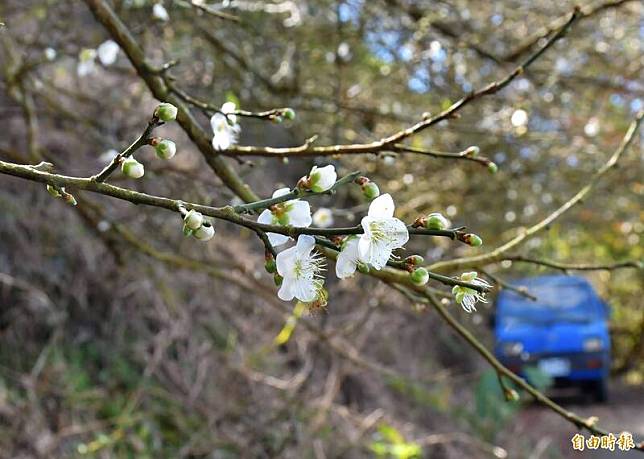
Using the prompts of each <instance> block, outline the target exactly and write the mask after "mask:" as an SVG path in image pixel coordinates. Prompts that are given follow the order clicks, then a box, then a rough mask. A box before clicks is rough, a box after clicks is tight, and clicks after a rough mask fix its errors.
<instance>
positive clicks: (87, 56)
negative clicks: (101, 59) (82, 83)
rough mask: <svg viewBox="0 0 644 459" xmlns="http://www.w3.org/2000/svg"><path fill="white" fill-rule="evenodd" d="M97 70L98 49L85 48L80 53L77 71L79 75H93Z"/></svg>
mask: <svg viewBox="0 0 644 459" xmlns="http://www.w3.org/2000/svg"><path fill="white" fill-rule="evenodd" d="M95 71H96V50H95V49H90V48H84V49H82V50H81V52H80V53H79V54H78V66H77V67H76V73H77V74H78V76H79V77H81V78H82V77H85V76H87V75H91V74H92V73H94V72H95Z"/></svg>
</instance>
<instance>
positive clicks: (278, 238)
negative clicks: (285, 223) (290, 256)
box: [266, 233, 290, 247]
mask: <svg viewBox="0 0 644 459" xmlns="http://www.w3.org/2000/svg"><path fill="white" fill-rule="evenodd" d="M266 236H268V242H270V243H271V245H272V246H273V247H279V246H280V245H284V244H286V243H287V242H288V241H289V239H290V238H289V237H288V236H284V235H283V234H279V233H266Z"/></svg>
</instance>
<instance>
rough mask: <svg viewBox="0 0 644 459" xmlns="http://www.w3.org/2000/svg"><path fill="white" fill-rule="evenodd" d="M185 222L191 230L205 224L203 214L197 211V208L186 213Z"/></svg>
mask: <svg viewBox="0 0 644 459" xmlns="http://www.w3.org/2000/svg"><path fill="white" fill-rule="evenodd" d="M183 222H184V224H185V225H186V227H187V228H189V229H191V230H197V229H199V228H200V227H201V225H202V224H203V215H202V214H201V212H197V211H196V210H194V209H192V210H191V211H189V212H188V213H187V214H186V216H185V217H183Z"/></svg>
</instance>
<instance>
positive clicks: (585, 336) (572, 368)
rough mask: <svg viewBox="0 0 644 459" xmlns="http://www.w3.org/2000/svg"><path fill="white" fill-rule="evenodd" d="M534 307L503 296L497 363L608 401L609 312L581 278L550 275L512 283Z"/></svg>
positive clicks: (498, 312) (498, 307)
mask: <svg viewBox="0 0 644 459" xmlns="http://www.w3.org/2000/svg"><path fill="white" fill-rule="evenodd" d="M512 285H513V286H515V287H524V288H527V290H528V292H529V293H530V294H531V295H533V296H534V297H536V301H535V300H533V299H530V298H527V297H526V296H523V295H521V294H519V293H517V292H514V291H511V290H507V289H506V290H503V291H501V292H500V294H499V296H498V298H497V302H496V317H495V321H494V334H495V341H496V343H495V348H494V352H495V354H496V356H497V358H498V359H499V360H500V361H501V363H503V364H504V365H505V366H506V367H508V368H509V369H510V370H512V371H513V372H515V373H517V374H519V375H521V376H523V377H526V374H525V371H524V370H525V369H526V368H527V367H530V366H531V367H537V368H539V369H540V370H541V371H542V372H543V373H546V374H547V375H549V376H550V377H552V378H553V380H554V383H555V386H559V387H560V386H570V385H574V386H578V387H580V388H581V389H582V390H584V391H585V392H586V391H590V392H591V394H592V395H593V396H594V398H595V399H596V400H597V401H601V402H603V401H606V400H607V397H608V390H607V382H608V376H609V370H610V336H609V333H608V317H609V311H608V307H607V306H606V304H605V303H604V302H603V301H602V300H601V299H600V297H599V296H598V295H597V293H596V292H595V290H594V289H593V287H592V285H591V284H590V283H589V282H588V281H587V280H586V279H584V278H582V277H576V276H565V275H551V276H539V277H530V278H525V279H519V280H517V281H514V282H512Z"/></svg>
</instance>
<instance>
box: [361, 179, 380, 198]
mask: <svg viewBox="0 0 644 459" xmlns="http://www.w3.org/2000/svg"><path fill="white" fill-rule="evenodd" d="M362 194H363V195H364V197H365V198H367V199H368V200H369V201H372V200H374V199H376V198H377V197H378V196H380V188H378V185H376V184H375V183H373V182H367V183H365V184H364V185H362Z"/></svg>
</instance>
